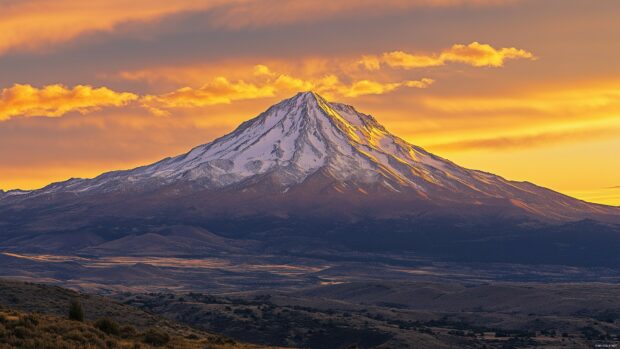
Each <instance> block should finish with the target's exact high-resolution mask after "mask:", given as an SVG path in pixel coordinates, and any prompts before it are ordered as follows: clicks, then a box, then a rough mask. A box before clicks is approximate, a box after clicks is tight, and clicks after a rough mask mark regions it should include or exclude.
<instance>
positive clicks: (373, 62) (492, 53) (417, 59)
mask: <svg viewBox="0 0 620 349" xmlns="http://www.w3.org/2000/svg"><path fill="white" fill-rule="evenodd" d="M510 59H535V57H534V54H533V53H531V52H529V51H526V50H523V49H518V48H514V47H503V48H499V49H497V48H494V47H493V46H491V45H488V44H481V43H479V42H477V41H474V42H472V43H470V44H468V45H463V44H455V45H452V47H450V48H448V49H446V50H443V51H441V52H440V53H438V54H437V53H431V54H422V53H407V52H404V51H391V52H385V53H383V54H382V55H380V56H376V55H364V56H362V57H361V59H360V60H359V61H358V62H357V63H358V64H359V65H361V66H362V67H363V68H365V69H367V70H378V69H380V68H381V66H382V65H386V66H389V67H391V68H402V69H415V68H428V67H438V66H443V65H445V64H447V63H452V62H458V63H464V64H468V65H471V66H474V67H501V66H503V65H504V62H505V61H507V60H510Z"/></svg>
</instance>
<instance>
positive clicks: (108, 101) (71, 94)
mask: <svg viewBox="0 0 620 349" xmlns="http://www.w3.org/2000/svg"><path fill="white" fill-rule="evenodd" d="M136 99H138V96H137V95H136V94H133V93H129V92H116V91H113V90H111V89H109V88H107V87H99V88H94V87H92V86H88V85H77V86H75V87H73V88H69V87H66V86H64V85H60V84H56V85H48V86H44V87H42V88H36V87H33V86H31V85H20V84H15V85H13V86H12V87H9V88H5V89H2V91H1V92H0V121H3V120H8V119H10V118H12V117H16V116H46V117H59V116H62V115H64V114H66V113H68V112H72V111H77V112H80V113H87V112H90V111H93V110H98V109H100V108H101V107H108V106H122V105H125V104H127V103H129V102H131V101H133V100H136Z"/></svg>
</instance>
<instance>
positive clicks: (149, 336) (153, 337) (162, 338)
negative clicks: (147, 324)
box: [144, 328, 170, 347]
mask: <svg viewBox="0 0 620 349" xmlns="http://www.w3.org/2000/svg"><path fill="white" fill-rule="evenodd" d="M169 341H170V335H168V333H166V332H164V331H162V330H158V329H153V328H152V329H150V330H148V331H146V333H145V334H144V342H145V343H147V344H151V345H153V346H156V347H158V346H162V345H165V344H166V343H168V342H169Z"/></svg>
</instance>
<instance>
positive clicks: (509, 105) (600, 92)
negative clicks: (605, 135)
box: [422, 79, 620, 117]
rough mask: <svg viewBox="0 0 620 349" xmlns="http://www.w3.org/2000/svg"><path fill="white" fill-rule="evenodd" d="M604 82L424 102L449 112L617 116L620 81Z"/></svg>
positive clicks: (433, 98) (452, 97) (434, 98)
mask: <svg viewBox="0 0 620 349" xmlns="http://www.w3.org/2000/svg"><path fill="white" fill-rule="evenodd" d="M610 80H611V82H609V81H603V82H594V83H587V82H580V83H579V84H575V86H579V87H578V88H565V87H556V88H549V87H543V88H540V90H536V91H532V92H530V93H523V92H521V93H520V94H516V93H515V94H513V95H512V96H510V97H504V96H497V97H477V96H462V97H461V96H458V97H455V96H451V97H439V96H436V97H426V98H424V99H423V100H422V103H423V104H424V105H425V106H426V107H428V108H430V109H433V110H436V111H442V112H448V113H481V112H485V113H488V112H493V113H507V112H519V113H521V114H523V112H524V111H528V112H530V113H531V112H537V113H548V114H558V113H561V114H562V115H564V116H566V115H571V114H579V115H581V114H582V113H586V112H587V113H588V114H589V115H590V117H593V112H595V111H596V112H597V114H598V115H601V112H604V111H605V110H607V111H608V113H602V115H607V116H618V115H619V114H618V112H619V111H620V83H618V82H617V81H614V80H613V79H610Z"/></svg>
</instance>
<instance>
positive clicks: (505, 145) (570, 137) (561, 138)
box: [428, 127, 620, 151]
mask: <svg viewBox="0 0 620 349" xmlns="http://www.w3.org/2000/svg"><path fill="white" fill-rule="evenodd" d="M618 136H620V128H613V127H611V128H610V127H605V128H592V129H577V130H567V131H559V132H545V133H538V134H531V135H528V134H525V135H513V136H505V137H492V138H481V139H469V140H461V141H455V142H450V143H444V144H436V145H431V146H429V147H428V148H429V149H433V150H438V151H468V150H477V149H487V150H488V149H493V150H503V149H521V148H530V147H537V146H540V145H548V144H555V143H562V142H574V141H576V140H584V139H593V138H596V139H600V138H610V137H618Z"/></svg>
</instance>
